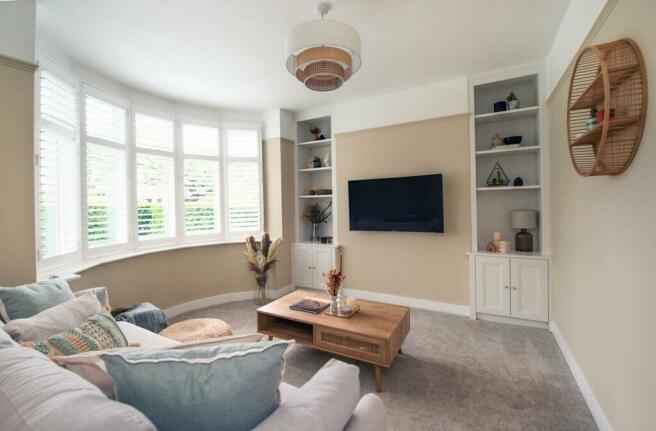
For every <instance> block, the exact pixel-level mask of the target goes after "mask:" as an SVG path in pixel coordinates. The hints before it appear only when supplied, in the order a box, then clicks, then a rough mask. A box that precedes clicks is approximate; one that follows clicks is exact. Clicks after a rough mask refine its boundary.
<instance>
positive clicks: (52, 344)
mask: <svg viewBox="0 0 656 431" xmlns="http://www.w3.org/2000/svg"><path fill="white" fill-rule="evenodd" d="M23 345H24V346H26V347H32V348H34V349H36V350H38V351H39V352H41V353H43V354H44V355H48V356H50V357H53V356H67V355H74V354H76V353H81V352H91V351H97V350H107V349H114V348H117V347H127V345H128V342H127V340H126V339H125V336H124V335H123V333H122V332H121V330H120V329H119V327H118V325H117V324H116V321H114V319H113V318H112V316H111V315H110V314H109V313H107V312H101V313H98V314H96V315H95V316H92V317H90V318H89V319H88V320H87V321H86V322H84V323H82V324H81V325H80V326H78V327H76V328H71V329H67V330H66V331H64V332H60V333H59V334H56V335H53V336H52V337H50V338H48V339H47V340H44V341H41V342H39V343H36V344H35V343H24V344H23Z"/></svg>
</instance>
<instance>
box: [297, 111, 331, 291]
mask: <svg viewBox="0 0 656 431" xmlns="http://www.w3.org/2000/svg"><path fill="white" fill-rule="evenodd" d="M296 139H297V142H296V145H295V151H294V160H295V163H294V164H295V168H296V187H295V188H296V242H295V243H294V245H293V255H292V262H293V263H292V268H293V271H292V282H293V284H294V286H296V287H306V288H313V289H323V286H324V279H323V274H324V273H327V272H328V271H330V269H331V268H335V267H336V266H337V262H338V260H337V254H338V253H339V246H338V245H337V235H336V233H337V229H336V224H335V217H333V215H332V214H335V211H336V202H335V194H334V190H335V171H334V169H335V167H334V160H335V148H334V145H333V142H334V140H333V136H332V125H331V117H330V116H322V117H317V118H302V119H299V120H298V121H297V122H296ZM312 205H319V207H320V208H321V209H324V208H326V206H328V205H330V208H329V209H328V211H329V212H330V213H331V215H330V216H329V217H328V219H327V220H326V222H325V223H321V224H320V225H319V226H318V229H317V230H316V235H317V238H313V237H312V236H313V229H312V224H311V223H310V222H309V221H308V220H306V219H305V218H304V217H303V214H304V213H305V211H306V210H307V209H308V208H309V207H310V206H312ZM313 239H316V241H313ZM322 239H323V241H332V243H321V242H318V241H321V240H322Z"/></svg>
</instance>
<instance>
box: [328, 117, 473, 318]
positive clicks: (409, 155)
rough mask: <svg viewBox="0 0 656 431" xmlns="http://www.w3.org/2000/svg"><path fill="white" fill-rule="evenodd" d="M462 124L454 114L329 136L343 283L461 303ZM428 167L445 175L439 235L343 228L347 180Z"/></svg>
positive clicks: (465, 156) (464, 222)
mask: <svg viewBox="0 0 656 431" xmlns="http://www.w3.org/2000/svg"><path fill="white" fill-rule="evenodd" d="M468 127H469V123H468V117H467V115H459V116H453V117H446V118H439V119H433V120H427V121H420V122H415V123H406V124H400V125H395V126H389V127H381V128H376V129H369V130H364V131H358V132H353V133H346V134H339V135H337V136H336V137H335V142H336V145H337V161H336V166H337V202H338V204H339V206H338V209H337V210H338V213H337V217H338V225H339V243H340V244H342V245H343V248H344V267H345V268H344V270H345V273H346V277H347V279H346V287H347V288H350V289H358V290H367V291H372V292H378V293H387V294H393V295H400V296H407V297H413V298H420V299H427V300H433V301H439V302H446V303H452V304H462V305H466V304H468V284H467V283H468V282H467V257H466V256H465V253H466V252H467V251H468V250H469V248H470V229H469V226H470V216H469V214H470V213H469V140H468V139H469V138H468ZM431 173H442V174H443V175H444V179H443V180H444V219H445V233H443V234H436V233H412V232H351V231H349V228H348V226H349V216H348V192H347V190H348V181H349V180H357V179H364V178H377V177H393V176H408V175H421V174H431Z"/></svg>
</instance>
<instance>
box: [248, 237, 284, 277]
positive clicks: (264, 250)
mask: <svg viewBox="0 0 656 431" xmlns="http://www.w3.org/2000/svg"><path fill="white" fill-rule="evenodd" d="M281 242H282V239H280V238H277V239H275V240H274V241H273V242H272V241H271V237H270V236H269V234H268V233H266V232H265V233H264V234H263V235H262V240H261V241H260V245H261V247H260V248H258V246H257V242H256V241H255V238H254V237H253V236H247V237H246V252H245V253H244V254H245V255H246V264H247V265H248V269H250V270H251V271H253V272H254V273H255V280H257V284H258V285H259V286H261V287H264V286H265V285H266V280H267V277H268V274H267V273H268V271H269V270H270V269H271V268H273V266H274V265H275V264H276V262H278V259H276V253H277V252H278V248H279V247H280V243H281Z"/></svg>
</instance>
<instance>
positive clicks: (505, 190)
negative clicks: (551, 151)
mask: <svg viewBox="0 0 656 431" xmlns="http://www.w3.org/2000/svg"><path fill="white" fill-rule="evenodd" d="M488 79H489V78H488ZM488 79H486V78H481V80H480V81H479V80H472V83H471V87H470V89H471V92H472V97H471V100H470V102H471V106H472V114H473V115H472V120H471V123H472V124H471V130H472V142H471V147H472V155H471V157H472V167H473V169H472V173H473V175H472V178H471V182H472V186H473V190H472V202H473V204H474V205H473V206H472V207H473V208H475V210H476V211H475V216H473V220H472V228H473V232H472V233H473V235H472V236H473V238H472V250H473V251H485V247H486V245H487V244H488V242H489V241H490V240H491V239H492V232H495V231H500V232H501V233H502V235H503V239H505V240H509V241H510V242H511V244H512V243H514V237H515V234H516V233H517V231H516V230H513V229H512V227H511V223H510V212H511V211H512V210H535V211H538V213H539V218H540V219H542V213H543V193H544V190H543V182H544V181H543V179H544V178H543V160H542V159H543V157H544V154H543V153H544V152H543V142H542V131H541V114H542V106H541V100H540V91H539V90H540V89H539V85H540V81H539V71H537V70H536V71H535V72H534V73H527V74H525V75H520V76H515V77H506V78H501V79H494V80H488ZM510 92H513V93H514V94H515V95H516V96H517V99H518V100H519V103H520V107H519V108H517V109H512V110H506V111H500V112H494V104H495V103H496V102H498V101H505V100H506V98H507V96H508V95H509V94H510ZM495 134H499V135H500V137H501V138H505V137H509V136H521V137H522V142H521V147H519V148H513V147H512V146H508V148H505V146H501V147H495V148H493V147H492V139H493V137H494V135H495ZM497 163H498V164H499V165H500V166H501V168H502V169H503V171H504V172H505V174H506V175H507V177H508V179H509V181H510V182H509V184H507V185H503V186H499V185H495V186H490V185H489V184H487V179H488V176H489V175H490V173H491V172H492V170H493V169H494V167H495V165H496V164H497ZM518 177H519V178H521V179H522V182H523V185H521V186H515V185H514V181H515V179H516V178H518ZM540 221H541V222H542V220H540ZM541 224H542V223H541ZM531 233H532V234H533V237H534V246H533V248H534V251H535V252H537V253H539V252H541V251H542V250H543V237H544V235H543V230H542V228H541V226H540V227H538V228H537V229H534V230H532V231H531ZM513 248H514V247H513Z"/></svg>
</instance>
